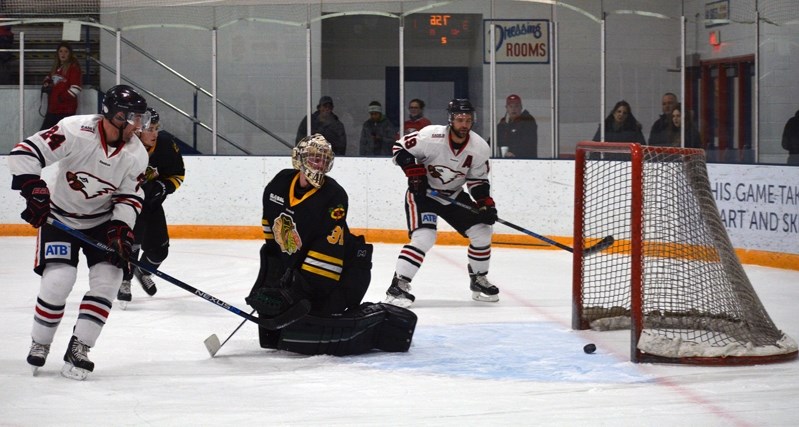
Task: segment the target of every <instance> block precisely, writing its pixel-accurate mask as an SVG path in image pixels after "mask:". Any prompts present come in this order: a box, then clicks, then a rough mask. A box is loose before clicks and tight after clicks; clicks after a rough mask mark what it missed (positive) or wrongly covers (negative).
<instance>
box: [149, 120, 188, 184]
mask: <svg viewBox="0 0 799 427" xmlns="http://www.w3.org/2000/svg"><path fill="white" fill-rule="evenodd" d="M145 148H147V147H145ZM147 154H148V155H149V156H150V159H149V163H148V165H147V172H146V173H145V180H146V181H148V182H149V181H153V180H156V179H158V180H160V181H162V182H163V183H164V184H165V185H166V192H167V194H172V193H174V192H175V190H177V189H178V188H180V186H181V184H183V178H184V177H185V175H186V169H185V167H184V165H183V156H182V155H181V154H180V149H179V148H178V146H177V144H175V141H174V140H173V139H172V137H169V136H166V135H165V134H160V133H159V134H158V139H157V140H156V142H155V145H153V146H152V148H149V149H147Z"/></svg>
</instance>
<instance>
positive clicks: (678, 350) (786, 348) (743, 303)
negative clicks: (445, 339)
mask: <svg viewBox="0 0 799 427" xmlns="http://www.w3.org/2000/svg"><path fill="white" fill-rule="evenodd" d="M575 154H576V157H575V158H576V160H575V198H574V261H573V286H572V294H573V295H572V299H573V301H572V328H573V329H588V328H591V329H596V330H611V329H627V328H629V329H630V331H631V345H630V358H631V360H632V361H634V362H659V363H690V364H702V365H742V364H760V363H771V362H780V361H785V360H790V359H795V358H796V357H797V344H796V342H795V341H794V340H793V339H792V338H791V337H789V336H787V335H785V334H784V333H782V331H780V330H779V329H778V328H777V327H776V326H775V325H774V323H773V322H772V320H771V318H770V317H769V315H768V313H767V312H766V310H765V307H764V306H763V304H762V303H761V302H760V299H759V298H758V296H757V294H756V292H755V290H754V289H753V287H752V285H751V283H750V282H749V279H748V277H747V276H746V273H745V272H744V269H743V266H742V265H741V263H740V261H739V259H738V257H737V255H736V254H735V249H734V248H733V246H732V243H731V242H730V239H729V236H728V235H727V232H726V228H725V227H724V224H723V222H722V221H721V217H720V215H719V212H718V208H717V207H716V204H715V200H714V198H713V193H712V191H711V188H710V183H709V180H708V177H707V165H706V164H705V153H704V151H703V150H700V149H683V148H673V147H652V146H641V145H640V144H631V143H603V142H581V143H579V144H578V145H577V149H576V153H575ZM604 236H613V239H614V240H615V243H614V244H613V245H612V246H610V247H609V248H607V249H606V250H604V251H602V252H600V253H593V254H587V253H583V251H582V248H583V247H585V245H586V244H591V242H592V241H594V240H596V239H599V238H602V237H604Z"/></svg>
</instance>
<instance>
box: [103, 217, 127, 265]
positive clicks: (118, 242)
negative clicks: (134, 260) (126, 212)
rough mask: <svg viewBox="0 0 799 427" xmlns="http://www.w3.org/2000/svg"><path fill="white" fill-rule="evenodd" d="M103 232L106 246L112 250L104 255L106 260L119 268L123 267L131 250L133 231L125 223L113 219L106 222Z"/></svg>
mask: <svg viewBox="0 0 799 427" xmlns="http://www.w3.org/2000/svg"><path fill="white" fill-rule="evenodd" d="M105 233H106V238H107V243H108V246H109V247H110V248H111V249H113V250H114V252H109V253H108V254H107V255H106V261H108V262H110V263H111V264H113V265H115V266H117V267H119V268H125V267H126V266H127V265H128V259H129V258H130V254H131V252H132V251H133V241H134V237H133V231H131V229H130V227H128V225H127V224H125V223H124V222H122V221H120V220H116V219H115V220H112V221H111V222H109V223H108V229H107V230H106V232H105Z"/></svg>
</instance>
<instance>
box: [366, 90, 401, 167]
mask: <svg viewBox="0 0 799 427" xmlns="http://www.w3.org/2000/svg"><path fill="white" fill-rule="evenodd" d="M368 111H369V119H368V120H366V121H365V122H363V128H361V155H362V156H390V155H391V147H392V146H393V145H394V141H395V138H394V137H395V136H396V135H397V130H396V129H394V125H392V124H391V122H390V121H389V120H388V119H387V118H386V116H384V115H383V106H382V105H380V103H379V102H377V101H372V102H370V103H369V109H368Z"/></svg>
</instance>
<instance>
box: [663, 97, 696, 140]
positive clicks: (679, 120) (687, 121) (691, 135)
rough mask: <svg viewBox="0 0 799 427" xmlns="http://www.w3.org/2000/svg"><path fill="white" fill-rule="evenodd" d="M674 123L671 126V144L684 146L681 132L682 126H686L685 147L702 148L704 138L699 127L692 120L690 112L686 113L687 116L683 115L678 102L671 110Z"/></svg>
mask: <svg viewBox="0 0 799 427" xmlns="http://www.w3.org/2000/svg"><path fill="white" fill-rule="evenodd" d="M671 118H672V125H671V127H670V128H669V133H670V135H669V145H671V146H672V147H682V141H681V139H680V138H681V133H682V129H681V128H682V127H683V125H684V127H685V148H702V140H701V139H700V137H699V129H697V127H696V124H694V121H693V120H691V116H690V114H686V115H685V118H684V119H683V117H682V107H681V106H680V104H677V105H676V106H675V107H674V109H673V110H672V111H671Z"/></svg>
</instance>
